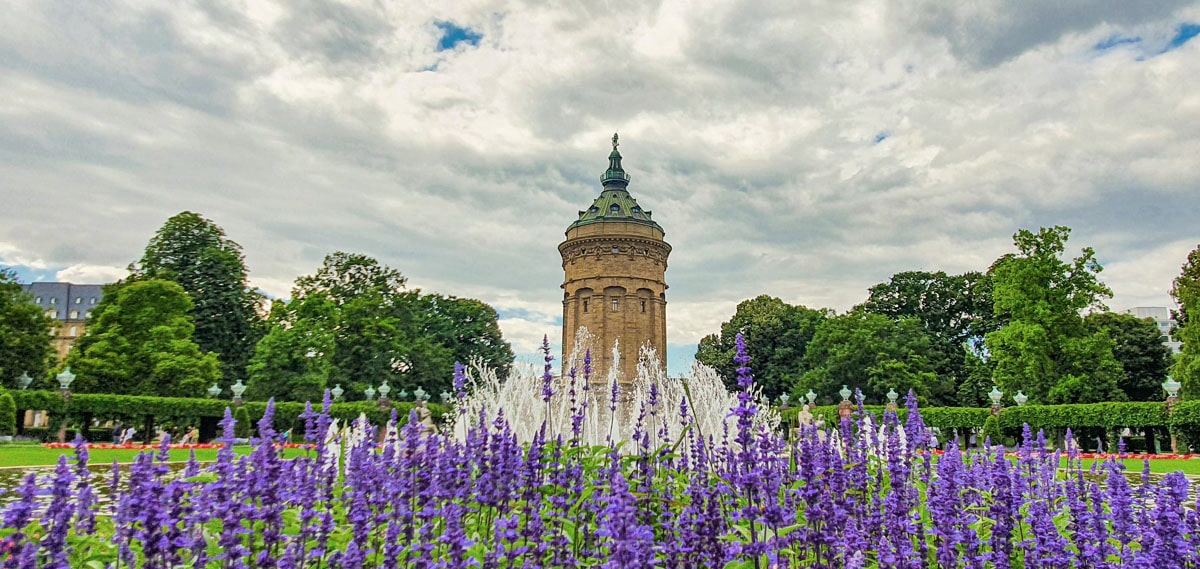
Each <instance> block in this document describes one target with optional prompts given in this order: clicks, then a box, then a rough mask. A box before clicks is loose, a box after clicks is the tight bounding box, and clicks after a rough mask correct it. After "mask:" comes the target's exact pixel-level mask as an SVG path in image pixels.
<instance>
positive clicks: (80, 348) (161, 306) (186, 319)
mask: <svg viewBox="0 0 1200 569" xmlns="http://www.w3.org/2000/svg"><path fill="white" fill-rule="evenodd" d="M104 301H105V302H102V303H101V304H99V305H97V308H96V309H94V310H93V313H92V323H91V325H90V326H88V329H87V332H85V334H84V336H83V338H81V339H80V343H79V344H78V345H77V346H76V348H75V349H74V350H72V351H71V354H70V356H68V358H67V364H68V365H69V366H70V367H71V368H72V369H73V370H74V371H75V373H76V374H77V375H78V379H77V380H76V382H75V383H74V384H73V385H72V387H71V388H72V390H74V391H79V392H83V393H116V394H121V395H154V396H160V397H203V396H204V391H205V389H206V388H207V387H208V386H209V385H212V384H213V383H214V382H216V381H217V380H218V379H220V377H221V372H220V369H219V364H218V361H217V356H216V354H213V353H211V352H209V353H203V352H201V350H200V347H199V346H198V345H197V344H196V342H194V341H193V340H192V333H193V331H194V326H193V325H192V318H191V316H190V314H189V313H190V311H191V309H192V301H191V299H190V298H189V297H188V295H187V293H186V292H184V290H183V287H181V286H179V285H178V284H175V283H173V282H170V281H164V280H158V279H147V280H140V281H134V282H129V283H119V284H117V285H112V286H110V287H108V288H107V289H106V290H105V296H104Z"/></svg>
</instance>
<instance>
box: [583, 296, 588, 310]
mask: <svg viewBox="0 0 1200 569" xmlns="http://www.w3.org/2000/svg"><path fill="white" fill-rule="evenodd" d="M587 306H588V301H587V299H586V298H585V299H583V311H584V312H587Z"/></svg>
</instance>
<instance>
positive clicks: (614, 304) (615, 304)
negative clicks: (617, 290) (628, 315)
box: [612, 296, 619, 312]
mask: <svg viewBox="0 0 1200 569" xmlns="http://www.w3.org/2000/svg"><path fill="white" fill-rule="evenodd" d="M612 303H613V312H616V311H617V306H618V304H619V303H618V301H617V297H615V296H614V297H613V299H612Z"/></svg>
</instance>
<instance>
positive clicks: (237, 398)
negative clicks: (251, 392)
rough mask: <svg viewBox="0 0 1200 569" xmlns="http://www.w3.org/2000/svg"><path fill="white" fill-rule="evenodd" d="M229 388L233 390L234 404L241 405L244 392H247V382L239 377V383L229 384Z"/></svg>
mask: <svg viewBox="0 0 1200 569" xmlns="http://www.w3.org/2000/svg"><path fill="white" fill-rule="evenodd" d="M229 390H230V391H232V392H233V404H234V405H241V404H242V394H243V393H245V392H246V384H244V383H242V380H240V379H239V380H237V383H235V384H233V385H231V386H229Z"/></svg>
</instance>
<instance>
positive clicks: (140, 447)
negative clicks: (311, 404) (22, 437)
mask: <svg viewBox="0 0 1200 569" xmlns="http://www.w3.org/2000/svg"><path fill="white" fill-rule="evenodd" d="M42 446H43V447H45V448H57V449H68V448H75V445H73V444H71V443H42ZM161 446H162V445H142V444H136V445H134V444H129V445H114V444H112V443H87V447H88V448H89V449H92V450H155V449H158V448H160V447H161ZM223 446H225V445H223V444H221V443H197V444H189V445H170V448H171V449H172V450H174V449H192V448H198V449H209V448H214V449H215V448H221V447H223ZM276 446H277V447H282V448H303V447H304V446H305V445H302V444H300V443H287V444H284V445H276Z"/></svg>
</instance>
